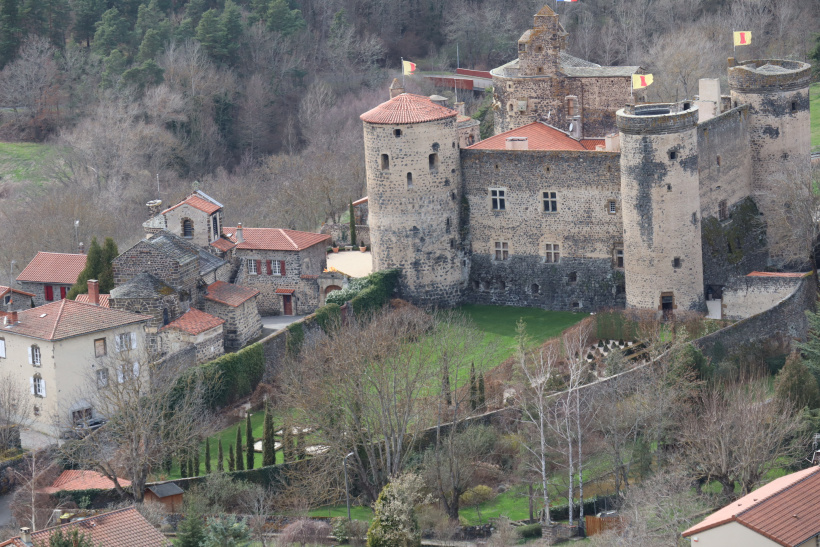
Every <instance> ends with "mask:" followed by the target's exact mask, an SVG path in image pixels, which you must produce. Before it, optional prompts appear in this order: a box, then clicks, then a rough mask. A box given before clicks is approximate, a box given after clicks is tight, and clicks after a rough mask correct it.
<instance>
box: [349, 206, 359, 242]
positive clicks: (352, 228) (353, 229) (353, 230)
mask: <svg viewBox="0 0 820 547" xmlns="http://www.w3.org/2000/svg"><path fill="white" fill-rule="evenodd" d="M349 215H350V219H349V220H350V244H351V245H353V246H354V247H355V246H356V245H358V242H357V241H356V215H355V214H354V213H353V202H352V201H351V202H350V212H349Z"/></svg>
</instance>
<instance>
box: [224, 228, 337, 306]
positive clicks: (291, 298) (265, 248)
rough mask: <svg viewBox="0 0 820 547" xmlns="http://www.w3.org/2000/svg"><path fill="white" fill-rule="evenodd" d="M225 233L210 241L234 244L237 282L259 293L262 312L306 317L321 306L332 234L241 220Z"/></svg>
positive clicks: (232, 248)
mask: <svg viewBox="0 0 820 547" xmlns="http://www.w3.org/2000/svg"><path fill="white" fill-rule="evenodd" d="M224 231H225V238H223V240H220V241H218V242H215V243H212V244H211V245H212V246H217V245H219V246H220V247H226V248H227V247H230V252H231V253H233V256H235V257H236V258H237V259H238V272H237V275H236V279H235V283H238V284H239V285H243V286H245V287H249V288H252V289H255V290H257V291H259V299H258V300H259V304H258V305H259V312H260V313H261V314H262V315H303V314H307V313H312V312H313V311H315V310H316V308H318V307H319V305H320V298H319V284H318V282H317V279H318V278H319V275H321V274H322V272H323V271H324V269H325V268H326V267H327V245H328V243H329V242H330V236H329V235H327V234H316V233H312V232H299V231H296V230H285V229H281V228H243V227H242V225H241V224H240V225H238V226H237V227H235V228H228V227H226V228H224ZM218 248H219V247H218ZM220 250H221V249H220Z"/></svg>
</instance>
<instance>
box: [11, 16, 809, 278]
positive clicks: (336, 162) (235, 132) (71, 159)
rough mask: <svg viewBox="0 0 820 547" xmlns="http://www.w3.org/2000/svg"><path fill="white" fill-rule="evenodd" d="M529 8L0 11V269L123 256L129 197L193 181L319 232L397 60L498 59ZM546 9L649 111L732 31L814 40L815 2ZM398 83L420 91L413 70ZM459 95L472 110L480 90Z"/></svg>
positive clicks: (341, 198) (257, 217)
mask: <svg viewBox="0 0 820 547" xmlns="http://www.w3.org/2000/svg"><path fill="white" fill-rule="evenodd" d="M544 1H545V0H524V1H521V0H519V1H515V2H514V1H512V0H494V1H491V0H483V1H482V0H394V1H391V2H387V1H385V0H322V1H318V0H0V68H2V71H1V72H0V115H1V116H2V117H1V118H0V140H3V141H7V142H16V141H29V142H40V143H45V144H46V145H47V149H46V152H45V153H43V154H41V155H40V156H38V159H37V161H36V166H35V167H36V171H37V177H36V180H35V181H33V182H32V181H25V183H21V182H20V181H19V180H16V179H15V178H13V177H9V176H6V174H4V176H3V178H2V179H0V232H2V235H3V236H4V245H3V246H2V249H0V260H3V261H4V263H6V264H8V261H9V260H11V259H16V260H17V262H18V264H20V265H21V266H20V267H22V265H25V263H26V262H27V261H28V260H29V259H30V258H31V257H32V256H33V255H34V253H35V252H36V251H37V250H47V251H63V252H67V251H72V250H73V249H75V248H76V243H77V240H78V239H79V240H80V241H85V242H86V243H88V241H89V240H90V239H91V237H92V236H96V237H98V238H102V237H105V236H112V237H114V238H115V239H116V240H117V242H118V243H119V244H120V245H121V246H124V245H129V244H131V243H133V242H134V241H135V240H136V239H138V238H139V237H140V236H141V234H140V230H139V224H140V223H141V222H142V221H143V220H145V218H147V214H148V212H147V208H146V207H145V205H144V204H145V203H146V201H148V200H151V199H156V198H157V197H159V198H161V199H163V200H164V201H165V203H170V202H173V201H174V200H176V199H178V198H181V197H183V196H184V195H185V194H186V193H188V192H190V191H191V189H192V187H194V184H195V181H197V182H196V187H198V188H200V189H202V190H203V191H205V192H208V193H210V194H211V195H213V196H214V197H215V198H216V199H218V200H220V201H222V202H223V203H224V204H225V206H226V214H227V216H228V218H227V219H226V222H227V223H228V225H231V224H232V223H235V222H244V223H245V225H249V226H279V227H289V228H295V229H304V230H316V229H318V228H319V226H320V225H321V224H322V223H323V222H328V221H337V220H338V219H339V215H340V214H342V213H343V212H344V211H345V210H346V208H347V205H348V203H349V202H350V200H355V199H357V198H359V197H361V196H362V195H364V193H365V191H366V190H365V177H364V165H363V149H362V131H361V122H360V121H359V119H358V116H359V114H361V113H362V112H364V111H366V110H368V109H369V108H372V107H373V106H375V105H376V104H378V103H379V102H382V101H383V100H385V99H386V98H387V86H388V85H389V82H390V80H391V78H392V77H394V76H396V75H397V69H398V66H399V61H400V58H401V57H404V58H405V59H411V60H413V61H415V62H417V63H418V66H419V69H420V70H421V71H444V70H452V69H454V68H455V67H456V65H457V63H458V64H460V66H462V67H470V68H477V69H488V68H492V67H494V66H497V65H499V64H502V63H505V62H507V61H509V60H510V59H512V58H514V57H515V55H516V41H517V39H518V37H519V36H520V35H521V33H522V32H523V31H524V30H525V29H527V28H529V27H531V26H532V15H533V14H534V13H535V12H536V11H538V9H540V8H541V7H542V6H543V4H544ZM550 4H552V2H550ZM559 4H560V5H557V6H556V9H557V11H558V13H559V15H560V17H561V21H562V23H563V25H564V27H565V28H566V30H567V31H568V32H569V52H570V53H572V54H574V55H576V56H579V57H582V58H585V59H589V60H591V61H594V62H598V63H601V64H630V65H641V66H643V67H645V68H646V69H647V70H648V71H650V72H653V73H654V74H655V82H656V84H655V85H654V86H653V87H654V89H652V90H651V95H650V98H652V99H675V98H676V97H681V98H682V97H685V96H686V97H690V96H692V95H694V94H695V93H697V80H698V78H700V77H707V76H708V77H715V76H721V77H723V78H724V80H725V64H726V58H727V57H729V56H731V55H732V53H733V52H732V46H731V41H730V40H731V38H730V36H731V31H732V30H733V29H743V30H751V31H752V33H753V36H754V40H753V45H752V46H750V47H747V48H744V49H743V50H742V51H741V50H738V52H737V54H738V57H740V58H751V57H774V58H780V57H788V58H794V59H803V60H805V59H809V58H811V57H812V55H813V54H814V53H815V52H814V48H815V45H816V41H815V31H816V30H817V29H818V28H820V26H818V20H820V2H819V1H818V0H781V1H778V2H774V1H773V0H692V1H689V2H681V1H680V0H629V1H627V0H616V1H614V2H608V1H604V0H582V1H580V2H577V3H559ZM552 5H554V4H552ZM457 53H458V57H457ZM408 90H411V91H417V92H422V93H428V94H429V93H432V92H433V88H431V87H429V85H427V84H425V83H424V82H423V81H422V79H421V78H409V79H408ZM438 91H439V92H440V93H441V92H442V90H438ZM447 93H449V92H444V94H447ZM460 98H462V99H464V98H465V97H460ZM467 100H468V101H467V102H468V108H469V109H470V111H471V112H475V111H476V110H477V108H478V106H479V103H480V101H481V97H480V96H478V97H467ZM75 220H79V221H80V223H79V231H78V232H76V233H75V231H74V230H73V229H72V228H73V225H74V221H75ZM18 271H19V268H18Z"/></svg>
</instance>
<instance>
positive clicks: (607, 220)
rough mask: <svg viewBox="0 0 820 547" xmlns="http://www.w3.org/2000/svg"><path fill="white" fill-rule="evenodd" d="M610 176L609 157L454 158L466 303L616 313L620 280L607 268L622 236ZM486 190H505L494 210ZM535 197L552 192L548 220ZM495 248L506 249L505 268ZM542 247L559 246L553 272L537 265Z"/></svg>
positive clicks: (615, 163)
mask: <svg viewBox="0 0 820 547" xmlns="http://www.w3.org/2000/svg"><path fill="white" fill-rule="evenodd" d="M619 168H620V164H619V155H618V154H617V153H612V152H567V151H539V150H529V151H507V150H463V151H462V171H463V179H464V195H465V198H466V200H467V204H468V206H469V224H467V225H466V226H465V229H466V232H468V242H469V244H470V247H471V250H472V254H471V262H470V264H469V279H470V284H469V287H468V290H467V294H466V299H467V300H468V301H470V302H481V303H494V304H505V305H527V306H538V307H544V308H548V309H566V310H569V309H586V310H594V309H597V308H600V307H608V306H623V304H624V296H623V290H622V287H623V273H622V271H621V270H619V269H617V268H616V267H615V250H616V249H620V248H622V233H623V225H622V221H621V200H620V182H619V181H620V177H619ZM490 188H502V189H504V190H505V194H506V196H505V197H506V208H505V209H504V210H503V211H495V210H493V209H492V207H491V201H490ZM543 192H555V193H556V198H557V205H558V207H557V209H558V210H557V212H544V207H543ZM610 202H614V204H615V213H610V212H609V211H610V208H609V207H610ZM497 241H498V242H506V243H507V246H508V252H509V259H508V260H496V259H495V243H496V242H497ZM548 243H549V244H558V245H559V252H560V260H559V262H558V263H557V264H556V263H547V262H545V258H546V244H548ZM572 274H574V276H573V275H572ZM619 287H620V288H619Z"/></svg>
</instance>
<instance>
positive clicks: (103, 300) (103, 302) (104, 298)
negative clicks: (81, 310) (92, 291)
mask: <svg viewBox="0 0 820 547" xmlns="http://www.w3.org/2000/svg"><path fill="white" fill-rule="evenodd" d="M109 296H111V295H109V294H101V295H100V306H102V307H103V308H109V307H110V306H109V305H108V297H109ZM74 302H80V303H82V304H91V300H89V299H88V295H87V294H78V295H77V298H75V299H74Z"/></svg>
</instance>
